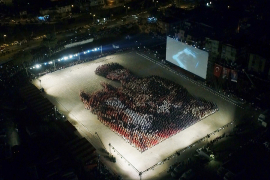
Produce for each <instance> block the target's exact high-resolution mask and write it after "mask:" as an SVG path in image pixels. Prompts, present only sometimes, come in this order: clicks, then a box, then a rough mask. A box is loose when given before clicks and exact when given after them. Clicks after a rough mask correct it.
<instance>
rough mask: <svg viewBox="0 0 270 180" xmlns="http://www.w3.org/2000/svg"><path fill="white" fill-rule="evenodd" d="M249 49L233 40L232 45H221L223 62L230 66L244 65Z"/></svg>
mask: <svg viewBox="0 0 270 180" xmlns="http://www.w3.org/2000/svg"><path fill="white" fill-rule="evenodd" d="M246 53H247V47H246V45H245V44H244V42H240V41H238V40H236V39H235V40H233V41H231V43H227V42H224V43H222V45H221V62H222V63H223V64H225V65H226V64H227V65H230V66H234V65H237V64H238V65H240V64H241V65H244V63H245V59H246Z"/></svg>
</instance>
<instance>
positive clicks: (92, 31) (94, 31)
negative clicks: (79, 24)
mask: <svg viewBox="0 0 270 180" xmlns="http://www.w3.org/2000/svg"><path fill="white" fill-rule="evenodd" d="M90 32H91V34H95V33H96V32H97V28H95V27H94V26H92V27H91V28H90Z"/></svg>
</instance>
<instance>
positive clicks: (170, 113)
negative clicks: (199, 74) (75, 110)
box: [80, 63, 218, 152]
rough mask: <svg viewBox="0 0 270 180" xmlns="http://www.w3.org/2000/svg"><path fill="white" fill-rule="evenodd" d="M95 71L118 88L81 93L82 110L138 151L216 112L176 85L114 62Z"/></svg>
mask: <svg viewBox="0 0 270 180" xmlns="http://www.w3.org/2000/svg"><path fill="white" fill-rule="evenodd" d="M95 72H96V74H98V75H101V76H104V77H106V78H108V79H112V80H120V82H121V85H122V86H121V87H119V88H117V87H113V86H112V85H110V84H107V83H101V85H102V86H103V89H102V90H100V91H97V92H94V93H92V94H87V93H85V92H83V91H81V92H80V97H81V100H82V102H83V103H84V105H85V108H86V109H89V110H90V111H91V112H92V113H94V114H96V115H97V117H98V119H99V121H101V122H102V123H103V124H105V125H106V126H108V127H109V128H110V129H112V130H113V131H114V132H116V133H117V134H118V135H120V136H122V137H123V138H124V139H125V140H126V141H127V142H129V143H130V144H131V145H133V146H135V147H136V148H137V149H138V150H139V151H141V152H144V151H145V150H147V149H149V148H151V147H153V146H155V145H156V144H158V143H160V142H161V141H163V140H165V139H167V138H169V137H171V136H172V135H174V134H176V133H178V132H180V131H182V130H184V129H186V128H188V127H189V126H191V125H193V124H194V123H196V122H198V121H200V120H201V119H203V118H205V117H207V116H209V115H211V114H213V113H215V112H216V111H217V110H218V108H217V106H216V104H214V103H212V102H209V101H206V100H204V99H202V98H197V97H193V96H191V95H190V94H189V93H188V91H187V90H186V89H185V88H183V87H182V86H181V85H179V84H176V83H174V82H172V81H169V80H167V79H164V78H161V77H158V76H149V77H145V78H140V77H136V76H135V75H133V74H131V73H130V72H129V71H128V70H127V69H125V68H124V67H122V66H121V65H119V64H117V63H111V64H105V65H102V66H99V67H98V68H97V69H96V71H95Z"/></svg>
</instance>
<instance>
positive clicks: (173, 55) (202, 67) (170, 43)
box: [166, 37, 208, 79]
mask: <svg viewBox="0 0 270 180" xmlns="http://www.w3.org/2000/svg"><path fill="white" fill-rule="evenodd" d="M166 60H167V61H169V62H171V63H173V64H174V65H176V66H179V67H181V68H183V69H185V70H187V71H189V72H191V73H193V74H196V75H197V76H200V77H202V78H204V79H205V78H206V71H207V63H208V52H205V51H202V50H200V49H198V48H195V47H192V46H189V45H187V44H185V43H182V42H179V41H177V40H175V39H172V38H170V37H167V48H166Z"/></svg>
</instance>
